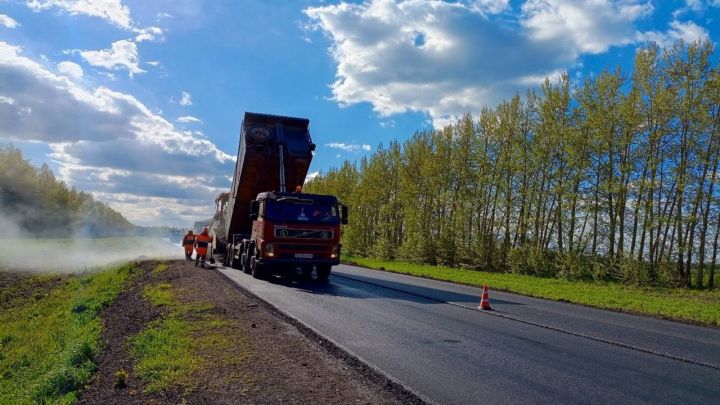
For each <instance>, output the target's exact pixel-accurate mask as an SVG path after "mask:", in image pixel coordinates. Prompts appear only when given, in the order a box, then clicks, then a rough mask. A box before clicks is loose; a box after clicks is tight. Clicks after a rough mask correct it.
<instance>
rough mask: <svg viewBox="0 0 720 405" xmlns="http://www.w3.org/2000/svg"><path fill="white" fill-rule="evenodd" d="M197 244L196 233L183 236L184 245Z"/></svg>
mask: <svg viewBox="0 0 720 405" xmlns="http://www.w3.org/2000/svg"><path fill="white" fill-rule="evenodd" d="M194 244H195V235H185V237H184V238H183V246H186V245H194Z"/></svg>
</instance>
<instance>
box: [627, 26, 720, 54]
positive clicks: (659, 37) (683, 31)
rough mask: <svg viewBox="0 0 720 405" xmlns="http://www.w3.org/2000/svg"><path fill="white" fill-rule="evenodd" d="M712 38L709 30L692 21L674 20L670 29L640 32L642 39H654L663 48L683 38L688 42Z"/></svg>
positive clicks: (639, 36) (639, 38) (639, 37)
mask: <svg viewBox="0 0 720 405" xmlns="http://www.w3.org/2000/svg"><path fill="white" fill-rule="evenodd" d="M709 38H710V35H709V34H708V32H707V30H706V29H705V28H703V27H700V26H699V25H697V24H695V23H694V22H692V21H688V22H684V23H683V22H680V21H672V22H671V23H670V29H668V30H667V31H665V32H658V31H648V32H643V33H639V34H638V40H640V41H653V42H656V43H657V44H658V45H660V46H661V47H663V48H668V47H670V46H672V44H673V43H674V42H675V41H678V40H683V41H685V42H687V43H691V42H696V41H707V40H708V39H709Z"/></svg>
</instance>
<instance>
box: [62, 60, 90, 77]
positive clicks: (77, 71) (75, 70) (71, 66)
mask: <svg viewBox="0 0 720 405" xmlns="http://www.w3.org/2000/svg"><path fill="white" fill-rule="evenodd" d="M57 67H58V72H60V73H63V74H65V75H67V76H69V77H71V78H73V79H75V80H79V79H82V77H83V73H84V72H83V69H82V67H80V65H78V64H77V63H75V62H70V61H67V60H66V61H63V62H60V63H58V65H57Z"/></svg>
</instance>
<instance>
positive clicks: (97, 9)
mask: <svg viewBox="0 0 720 405" xmlns="http://www.w3.org/2000/svg"><path fill="white" fill-rule="evenodd" d="M27 4H28V7H30V8H31V9H33V10H35V11H44V10H49V9H59V10H61V11H64V12H67V13H70V14H71V15H78V14H83V15H88V16H92V17H99V18H102V19H104V20H106V21H108V22H110V23H111V24H113V25H116V26H118V27H120V28H131V26H132V19H131V18H130V9H129V8H128V7H127V6H125V5H123V4H122V1H121V0H29V1H28V2H27Z"/></svg>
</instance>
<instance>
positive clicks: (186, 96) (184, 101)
mask: <svg viewBox="0 0 720 405" xmlns="http://www.w3.org/2000/svg"><path fill="white" fill-rule="evenodd" d="M180 105H183V106H189V105H192V96H191V95H190V93H188V92H187V91H183V92H182V93H181V94H180Z"/></svg>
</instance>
